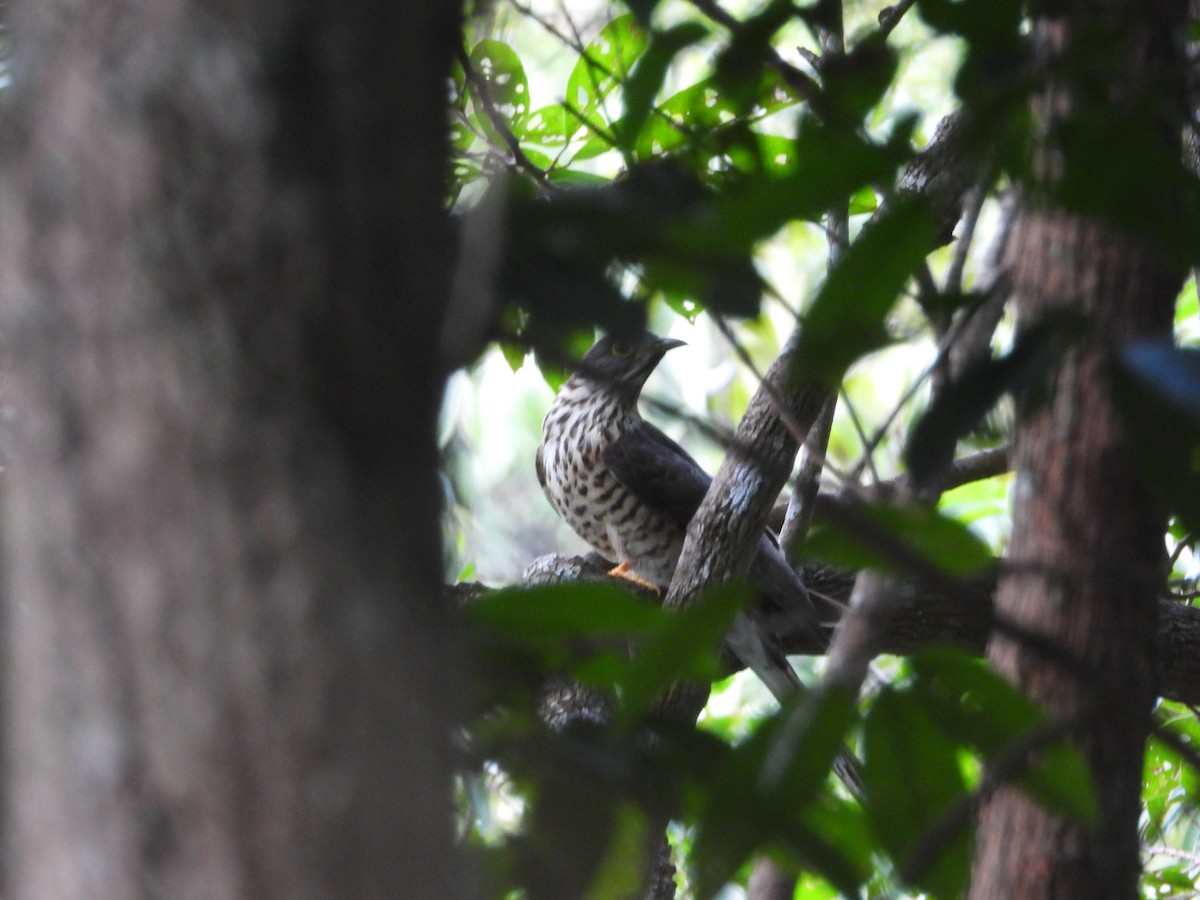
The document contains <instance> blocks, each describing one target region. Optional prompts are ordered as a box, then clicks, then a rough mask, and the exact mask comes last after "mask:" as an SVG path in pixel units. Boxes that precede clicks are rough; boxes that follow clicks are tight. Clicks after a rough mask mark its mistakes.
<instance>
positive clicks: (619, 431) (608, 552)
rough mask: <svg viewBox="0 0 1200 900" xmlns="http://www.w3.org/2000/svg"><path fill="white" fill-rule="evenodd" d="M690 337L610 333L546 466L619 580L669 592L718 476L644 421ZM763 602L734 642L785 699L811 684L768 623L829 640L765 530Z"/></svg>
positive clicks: (577, 526) (546, 438) (556, 429)
mask: <svg viewBox="0 0 1200 900" xmlns="http://www.w3.org/2000/svg"><path fill="white" fill-rule="evenodd" d="M684 343H685V342H684V341H680V340H676V339H674V338H662V337H658V336H656V335H654V334H652V333H650V332H648V331H636V332H633V333H623V334H607V335H605V336H603V337H602V338H601V339H600V340H599V341H597V342H596V343H595V344H594V345H593V346H592V348H591V349H590V350H588V351H587V353H586V354H584V356H583V357H582V359H581V360H580V362H579V365H578V367H577V368H576V370H575V372H574V374H572V376H571V377H570V378H569V379H568V380H567V381H566V382H565V383H564V384H563V385H562V387H561V388H560V389H559V391H558V394H557V395H556V396H555V398H554V401H553V403H552V404H551V406H550V409H549V411H548V412H547V413H546V417H545V419H544V420H543V422H542V440H541V444H540V445H539V446H538V450H537V457H536V464H537V476H538V481H539V482H540V483H541V486H542V490H543V491H544V492H545V494H546V497H547V499H548V500H549V501H550V505H551V506H553V507H554V509H555V511H556V512H557V513H558V514H559V516H560V517H561V518H562V519H563V520H564V521H566V523H567V524H568V525H570V526H571V528H572V529H573V530H574V531H575V533H576V534H578V535H579V536H580V537H581V538H583V540H584V541H586V542H587V544H588V545H589V546H590V547H591V548H592V549H593V550H595V551H596V552H597V553H598V554H600V556H602V557H603V558H604V559H606V560H608V561H610V562H611V563H612V564H613V567H612V569H611V570H610V571H609V574H610V575H612V576H614V577H618V578H624V579H626V580H628V581H632V582H634V583H637V584H639V585H641V586H643V587H646V588H649V589H650V590H652V591H654V592H655V593H662V592H663V591H665V590H666V589H667V588H668V587H669V586H670V584H671V578H672V576H673V575H674V573H675V566H676V563H677V562H678V561H679V555H680V552H681V550H682V549H683V540H684V536H685V534H686V532H687V527H688V523H689V522H691V520H692V517H693V516H695V514H696V511H697V510H698V509H699V508H700V504H701V502H702V501H703V500H704V495H705V494H706V493H707V492H708V486H709V484H710V483H711V482H712V478H711V476H709V474H708V473H707V472H706V471H705V470H704V469H703V468H702V467H701V466H700V464H699V463H697V462H696V460H695V459H693V458H692V457H691V456H690V455H689V454H688V453H687V451H686V450H684V449H683V448H682V447H681V446H679V444H677V443H676V442H675V441H673V440H672V439H671V438H670V437H668V436H667V435H666V434H664V433H663V432H662V431H661V430H660V429H659V428H656V427H655V426H654V425H653V424H651V423H650V422H647V421H646V420H645V419H643V418H642V416H641V414H640V413H639V412H638V399H639V398H640V396H641V392H642V387H643V386H644V385H645V383H646V379H647V378H649V376H650V373H651V372H653V371H654V369H655V368H656V367H657V366H658V364H659V363H660V362H661V361H662V359H663V357H664V356H665V355H666V354H667V353H668V352H669V351H670V350H673V349H675V348H676V347H680V346H684ZM749 578H750V581H751V582H752V583H753V584H754V585H755V587H756V588H757V589H758V597H757V598H756V602H755V603H754V604H753V605H751V606H749V607H747V608H746V609H745V610H743V611H742V612H741V613H739V614H738V616H737V617H736V618H735V620H734V622H733V625H732V627H731V629H730V631H729V633H728V634H727V635H726V639H725V643H726V646H727V647H728V648H729V649H730V650H731V651H732V652H733V653H734V655H736V656H737V657H738V658H739V659H741V661H742V663H743V664H745V665H746V666H747V667H748V668H750V669H751V670H752V671H753V672H754V673H755V674H756V675H757V676H758V677H759V678H760V679H761V680H762V681H763V683H764V684H765V685H766V686H767V688H768V689H769V690H770V691H771V693H772V694H774V695H775V697H776V698H777V699H779V700H780V701H781V702H782V701H783V700H784V699H785V698H786V697H788V696H790V695H791V693H792V692H793V691H794V690H795V689H797V688H798V687H799V686H800V681H799V678H798V677H797V675H796V672H795V670H794V669H793V668H792V667H791V665H790V664H789V663H788V661H787V657H786V655H785V654H784V652H783V650H782V648H781V647H780V646H779V644H778V642H777V641H776V640H775V639H774V638H773V637H772V635H771V634H770V632H769V631H768V630H767V629H766V628H765V627H764V625H763V620H764V619H765V618H766V616H767V615H771V614H776V615H777V614H779V613H784V614H787V615H788V617H789V619H791V620H792V621H799V622H806V623H808V624H809V625H810V626H811V629H812V631H813V632H814V634H816V635H817V636H818V639H819V640H820V641H821V643H822V644H824V643H827V640H826V639H825V637H824V632H823V631H822V630H821V628H820V625H819V623H818V620H817V613H816V610H815V609H814V606H813V603H812V599H811V598H810V596H809V593H808V590H807V589H806V588H805V585H804V582H803V580H802V579H801V578H800V576H799V575H798V574H797V573H796V571H795V570H794V569H793V568H792V567H791V566H790V565H789V564H788V562H787V560H786V559H785V558H784V556H783V553H782V551H781V550H780V547H779V543H778V541H777V540H776V539H775V536H774V535H773V534H771V532H770V530H769V529H764V531H763V535H762V537H761V538H760V540H759V542H758V548H757V550H756V552H755V556H754V560H753V562H752V564H751V566H750V570H749Z"/></svg>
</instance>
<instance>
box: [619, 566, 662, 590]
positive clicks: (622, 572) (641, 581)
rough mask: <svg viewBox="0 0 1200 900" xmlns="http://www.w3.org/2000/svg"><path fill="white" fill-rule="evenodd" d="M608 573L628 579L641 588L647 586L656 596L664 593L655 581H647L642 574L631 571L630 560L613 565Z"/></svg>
mask: <svg viewBox="0 0 1200 900" xmlns="http://www.w3.org/2000/svg"><path fill="white" fill-rule="evenodd" d="M608 574H609V575H610V576H612V577H613V578H621V579H624V580H625V581H628V582H629V583H630V584H636V585H637V586H638V587H640V588H645V589H646V590H648V591H650V593H652V594H654V596H655V597H658V596H660V595H661V594H662V590H661V589H660V588H659V586H658V585H657V584H655V583H654V582H653V581H647V580H646V579H645V578H643V577H642V576H641V575H638V574H637V573H635V572H633V571H631V570H630V568H629V563H628V562H623V563H621V564H620V565H619V566H613V567H612V568H611V569H609V570H608Z"/></svg>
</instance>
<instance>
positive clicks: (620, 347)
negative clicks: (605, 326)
mask: <svg viewBox="0 0 1200 900" xmlns="http://www.w3.org/2000/svg"><path fill="white" fill-rule="evenodd" d="M632 352H633V348H632V347H631V346H629V345H628V344H626V343H625V342H624V341H614V342H613V345H612V355H613V356H615V357H616V358H617V359H624V358H625V357H627V356H628V355H629V354H630V353H632Z"/></svg>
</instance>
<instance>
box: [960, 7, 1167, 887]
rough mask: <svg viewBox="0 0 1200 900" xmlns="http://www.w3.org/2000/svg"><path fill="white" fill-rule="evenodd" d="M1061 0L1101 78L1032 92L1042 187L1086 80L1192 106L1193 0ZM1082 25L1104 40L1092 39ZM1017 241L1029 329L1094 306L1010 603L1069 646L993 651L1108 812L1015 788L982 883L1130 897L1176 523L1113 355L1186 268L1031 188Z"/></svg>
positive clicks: (1021, 306) (1162, 310)
mask: <svg viewBox="0 0 1200 900" xmlns="http://www.w3.org/2000/svg"><path fill="white" fill-rule="evenodd" d="M1056 9H1057V10H1059V13H1058V16H1059V17H1058V18H1049V17H1043V18H1040V19H1038V20H1036V22H1035V31H1034V39H1035V42H1036V46H1037V48H1038V50H1037V52H1038V54H1039V62H1040V63H1042V64H1049V63H1050V62H1052V61H1054V60H1060V59H1062V58H1063V57H1064V56H1065V55H1066V54H1068V53H1071V52H1073V53H1075V54H1076V55H1075V57H1074V59H1075V66H1076V68H1075V69H1072V70H1071V71H1075V72H1078V71H1079V70H1080V67H1079V65H1078V64H1079V62H1080V60H1081V59H1083V58H1084V57H1085V56H1086V58H1087V59H1088V61H1089V64H1090V66H1091V68H1090V69H1089V71H1088V72H1087V73H1086V74H1085V75H1083V76H1080V77H1081V79H1082V78H1089V79H1093V80H1091V81H1089V82H1088V83H1087V84H1086V85H1084V84H1081V83H1078V82H1076V83H1071V84H1067V83H1063V82H1057V83H1054V84H1053V86H1052V87H1051V88H1049V89H1048V90H1047V92H1046V93H1045V94H1043V95H1042V96H1041V97H1040V98H1039V100H1038V101H1037V102H1036V103H1035V115H1036V116H1037V119H1038V126H1039V133H1040V134H1041V135H1042V138H1041V141H1042V143H1041V144H1040V145H1039V147H1038V148H1037V153H1038V156H1037V159H1036V161H1035V168H1036V170H1037V171H1038V174H1039V177H1041V178H1042V179H1043V183H1042V187H1049V188H1051V189H1053V188H1054V187H1055V181H1054V179H1055V178H1056V166H1057V165H1058V164H1059V163H1060V162H1061V157H1058V156H1056V152H1057V150H1058V145H1057V144H1056V139H1057V137H1058V128H1059V127H1060V126H1061V125H1062V124H1063V123H1064V122H1067V121H1070V120H1071V119H1072V117H1074V116H1077V115H1080V114H1082V113H1080V109H1081V108H1084V107H1085V105H1086V103H1087V102H1088V100H1087V99H1085V98H1086V97H1088V96H1089V94H1088V91H1091V94H1090V97H1092V98H1094V97H1095V96H1096V91H1097V90H1102V91H1103V92H1104V95H1105V96H1107V97H1109V98H1111V100H1110V102H1111V103H1112V108H1111V109H1110V110H1109V113H1108V114H1109V116H1110V118H1109V120H1108V121H1109V122H1110V125H1111V128H1112V129H1114V134H1119V132H1117V131H1115V130H1116V129H1122V128H1132V127H1139V123H1138V122H1135V121H1134V120H1133V119H1132V118H1131V117H1130V116H1129V115H1127V114H1126V113H1127V112H1128V110H1139V109H1140V110H1144V109H1146V107H1145V106H1141V105H1140V104H1143V103H1146V102H1148V101H1147V98H1148V97H1151V96H1153V97H1155V98H1156V102H1157V104H1158V105H1157V107H1156V108H1157V109H1160V110H1163V111H1164V113H1163V117H1162V121H1161V122H1160V123H1159V124H1160V125H1161V136H1162V140H1163V141H1164V143H1165V145H1166V149H1167V152H1172V153H1174V152H1177V150H1178V146H1177V143H1175V142H1174V136H1175V135H1178V134H1179V131H1180V127H1181V124H1182V119H1181V118H1175V117H1176V116H1177V115H1179V113H1180V111H1181V110H1182V105H1181V104H1180V103H1173V102H1172V101H1173V100H1175V99H1177V98H1178V97H1180V96H1181V90H1182V77H1183V65H1182V60H1181V59H1180V58H1178V56H1177V47H1179V46H1181V43H1182V27H1183V19H1182V12H1183V4H1180V3H1155V4H1148V5H1143V4H1139V3H1133V2H1127V0H1121V2H1116V0H1113V2H1105V3H1099V4H1097V3H1072V4H1067V5H1066V7H1065V9H1066V11H1065V13H1064V12H1063V11H1062V10H1063V9H1064V5H1063V4H1058V5H1056ZM1085 32H1086V33H1087V34H1088V35H1089V37H1090V38H1091V39H1093V40H1094V41H1095V45H1094V46H1093V44H1092V43H1089V44H1088V45H1087V49H1082V50H1081V47H1080V45H1079V44H1078V43H1077V41H1078V40H1079V35H1081V34H1084V33H1085ZM1097 38H1099V39H1098V40H1097ZM1113 48H1120V49H1119V50H1118V51H1116V55H1114V54H1113V53H1112V52H1111V51H1112V50H1113ZM1156 92H1157V93H1156ZM1172 95H1174V96H1172ZM1095 112H1096V110H1095V109H1094V108H1092V109H1091V110H1088V111H1087V113H1086V114H1094V113H1095ZM1066 164H1067V165H1068V166H1069V165H1071V162H1070V160H1068V161H1067V163H1066ZM1052 195H1053V194H1052V193H1051V196H1052ZM1168 214H1169V211H1166V210H1164V211H1163V215H1168ZM1013 240H1014V252H1013V254H1012V258H1013V259H1014V260H1015V263H1014V270H1013V278H1014V284H1013V288H1014V294H1015V295H1016V296H1017V298H1018V314H1019V317H1020V321H1021V323H1022V328H1023V329H1024V330H1028V329H1029V328H1031V327H1033V326H1035V325H1037V324H1038V323H1042V322H1046V321H1047V320H1048V319H1050V318H1051V317H1054V316H1058V315H1062V314H1064V313H1066V314H1073V315H1080V316H1082V317H1083V318H1084V319H1085V320H1086V323H1087V336H1086V338H1085V339H1084V340H1083V341H1082V343H1080V344H1078V345H1075V346H1073V347H1072V349H1070V350H1069V351H1068V352H1067V354H1066V356H1065V358H1064V359H1063V360H1062V362H1061V364H1060V366H1059V368H1058V369H1057V370H1056V374H1055V378H1054V380H1053V383H1052V384H1051V385H1050V386H1049V387H1048V388H1047V391H1048V394H1046V395H1041V396H1037V397H1034V398H1031V399H1030V401H1029V403H1028V404H1027V406H1028V408H1027V409H1025V410H1024V412H1023V419H1022V424H1021V428H1020V432H1019V437H1018V441H1017V446H1016V451H1015V460H1014V467H1015V469H1016V483H1015V492H1014V493H1015V509H1014V523H1013V537H1012V542H1011V546H1010V550H1009V560H1008V565H1007V567H1006V569H1005V572H1006V574H1005V575H1004V577H1003V578H1002V580H1001V584H1000V588H999V592H998V594H997V603H996V606H997V610H996V612H997V615H998V616H1001V617H1004V618H1006V619H1007V620H1008V621H1010V622H1012V623H1014V624H1016V625H1017V626H1019V627H1020V628H1021V629H1025V630H1027V631H1028V632H1030V633H1031V634H1033V635H1036V636H1038V637H1040V638H1044V639H1047V640H1048V641H1049V642H1051V643H1052V645H1053V646H1054V647H1056V648H1057V652H1047V650H1046V649H1044V648H1043V649H1038V647H1035V646H1033V645H1032V644H1031V643H1030V642H1028V641H1024V642H1023V641H1020V640H1017V639H1014V638H1013V637H1011V636H1009V635H997V636H996V637H994V638H993V640H992V643H991V648H990V656H991V659H992V661H993V663H994V664H995V665H996V666H997V668H999V669H1000V670H1001V671H1002V672H1004V673H1005V674H1007V675H1008V676H1009V677H1010V678H1012V679H1013V680H1014V681H1015V682H1016V683H1017V684H1019V685H1021V686H1022V687H1023V688H1025V689H1026V690H1027V691H1028V692H1029V693H1030V694H1031V696H1033V697H1034V698H1035V699H1037V700H1038V701H1039V702H1040V703H1042V704H1043V705H1044V707H1045V708H1046V709H1047V711H1048V713H1049V714H1050V715H1051V716H1052V717H1054V718H1056V719H1061V720H1065V721H1068V722H1070V723H1072V724H1073V725H1074V731H1075V733H1076V734H1077V736H1078V742H1079V746H1080V747H1081V749H1082V751H1083V753H1084V756H1085V758H1086V759H1087V761H1088V763H1089V766H1090V769H1091V774H1092V777H1093V780H1094V783H1095V786H1096V789H1097V800H1098V804H1099V811H1100V812H1099V820H1098V822H1097V823H1096V824H1095V826H1094V827H1086V826H1084V825H1082V824H1080V823H1078V822H1076V821H1072V820H1069V819H1067V818H1065V817H1063V816H1061V815H1058V814H1056V813H1054V812H1053V811H1050V810H1047V809H1045V808H1043V807H1042V806H1040V805H1039V804H1037V803H1036V802H1035V801H1033V800H1031V799H1030V798H1029V797H1028V796H1027V795H1026V794H1024V793H1022V792H1021V791H1020V790H1018V789H1016V788H1011V787H1005V788H1002V789H1001V790H999V791H998V792H997V793H996V794H995V795H994V797H993V798H992V799H991V801H990V802H989V803H988V804H987V805H986V807H985V808H984V810H983V812H982V815H981V819H980V827H979V833H978V838H977V846H976V856H975V868H974V871H973V875H972V886H971V896H972V897H974V898H977V900H980V898H989V900H990V898H1005V897H1012V898H1036V897H1072V898H1077V897H1130V898H1132V897H1135V896H1137V879H1138V873H1139V869H1140V866H1139V859H1138V835H1137V822H1138V813H1139V803H1140V787H1141V773H1142V755H1143V749H1144V742H1145V738H1146V735H1147V733H1148V729H1149V724H1150V710H1151V705H1152V703H1153V701H1154V697H1155V689H1156V682H1155V676H1156V672H1155V668H1156V660H1155V640H1156V625H1157V622H1156V610H1157V603H1156V598H1157V594H1158V592H1159V591H1160V590H1161V589H1162V586H1163V579H1164V566H1163V538H1162V535H1163V528H1164V525H1165V522H1164V520H1163V518H1162V516H1161V515H1160V513H1159V512H1158V511H1157V510H1156V508H1155V505H1154V504H1153V503H1152V502H1151V500H1150V498H1149V496H1148V494H1147V492H1146V491H1145V489H1144V488H1143V486H1142V484H1141V483H1140V482H1139V479H1138V478H1137V476H1136V474H1135V472H1134V469H1133V466H1132V462H1131V459H1130V454H1129V451H1128V447H1127V444H1126V440H1125V438H1124V437H1123V435H1122V431H1121V426H1120V423H1119V422H1118V421H1117V416H1116V413H1115V411H1114V409H1113V405H1112V401H1111V394H1110V390H1109V386H1108V383H1107V367H1108V365H1109V364H1110V362H1111V354H1112V352H1113V350H1114V349H1116V348H1118V347H1120V346H1121V345H1122V344H1123V343H1124V342H1126V341H1128V340H1129V339H1131V338H1134V337H1138V336H1147V335H1157V336H1165V335H1169V334H1170V329H1171V323H1172V311H1173V307H1174V299H1175V296H1176V293H1177V291H1178V289H1179V286H1180V281H1181V279H1180V277H1179V276H1178V275H1177V274H1175V273H1172V272H1171V271H1169V270H1168V269H1167V268H1166V267H1164V266H1163V265H1162V261H1161V259H1160V258H1158V257H1157V256H1156V255H1155V253H1154V252H1153V251H1152V250H1151V249H1149V247H1148V245H1147V243H1145V242H1144V241H1143V240H1141V239H1140V238H1138V237H1135V236H1133V235H1131V234H1130V233H1127V232H1124V231H1122V230H1120V229H1118V228H1117V227H1114V226H1112V225H1109V224H1105V223H1104V222H1102V221H1100V220H1098V219H1096V218H1091V217H1087V216H1083V215H1079V214H1077V213H1072V212H1070V211H1069V210H1066V209H1063V208H1061V207H1056V206H1055V204H1054V203H1053V202H1050V203H1038V202H1036V201H1034V202H1031V203H1029V204H1027V206H1026V208H1025V209H1024V211H1023V212H1022V214H1021V217H1020V219H1019V221H1018V222H1017V224H1016V226H1015V231H1014V235H1013ZM1039 646H1040V643H1039Z"/></svg>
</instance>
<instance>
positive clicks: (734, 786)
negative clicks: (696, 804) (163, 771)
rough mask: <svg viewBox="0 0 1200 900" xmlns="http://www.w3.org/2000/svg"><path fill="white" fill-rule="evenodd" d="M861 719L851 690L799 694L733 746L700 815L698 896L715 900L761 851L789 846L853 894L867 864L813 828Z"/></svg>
mask: <svg viewBox="0 0 1200 900" xmlns="http://www.w3.org/2000/svg"><path fill="white" fill-rule="evenodd" d="M854 715H855V710H854V704H853V702H852V700H851V698H849V697H848V696H847V694H846V693H845V692H844V691H840V690H822V691H817V692H813V693H810V694H806V695H797V696H795V697H794V698H792V699H791V700H790V701H789V702H788V704H787V705H786V706H785V707H783V708H782V709H780V710H779V711H778V712H777V713H776V714H775V715H774V716H772V717H771V718H770V719H768V720H767V721H766V722H764V723H763V724H762V725H761V726H760V727H759V729H758V730H757V731H756V732H755V733H754V734H753V735H752V736H751V737H750V738H749V739H748V740H747V741H745V742H744V743H743V744H741V745H740V746H738V747H735V748H733V750H732V751H731V752H730V754H729V755H728V757H727V758H726V759H725V760H724V764H723V765H722V766H721V767H720V768H719V769H718V770H715V771H713V772H712V774H711V778H710V780H709V781H708V788H707V790H706V792H705V794H704V796H703V800H702V808H701V810H700V812H699V815H698V817H697V824H696V840H695V845H694V848H693V854H692V859H693V861H694V863H695V865H696V871H695V879H696V885H697V893H698V894H699V895H700V896H709V895H711V894H712V893H713V892H715V891H716V889H717V888H719V887H720V886H721V885H722V884H724V883H725V882H726V881H727V880H728V879H729V878H730V877H731V876H732V874H733V873H734V872H735V871H736V870H737V869H738V868H739V867H740V866H741V865H742V864H743V863H744V862H745V861H746V860H747V859H748V858H749V856H750V855H751V854H752V853H753V852H754V851H755V850H760V849H764V848H766V847H767V846H770V845H772V844H775V843H779V842H782V843H783V844H784V845H785V846H786V847H787V848H788V849H789V851H791V852H793V853H795V854H796V855H797V856H799V857H800V858H801V859H803V860H805V861H806V862H808V863H809V864H811V865H812V866H814V867H816V868H817V869H818V871H820V872H821V873H822V874H823V875H825V876H826V877H827V878H830V879H831V880H833V881H834V882H835V883H836V884H838V885H839V886H841V887H842V889H843V890H844V891H845V892H846V893H850V894H853V893H856V892H857V886H858V884H861V881H862V877H863V872H862V867H861V866H860V865H858V864H857V863H856V859H857V856H856V854H853V853H847V852H846V849H847V848H846V847H845V846H844V845H843V846H839V844H838V843H837V842H834V841H831V840H826V839H825V838H824V837H822V836H821V835H819V834H818V833H816V832H815V831H814V830H812V829H811V828H810V826H809V825H808V824H807V823H806V820H805V813H806V811H807V809H808V807H809V806H810V805H812V804H816V803H821V802H823V800H822V799H820V798H823V797H824V796H825V795H824V794H822V793H820V791H821V788H822V787H823V785H824V784H825V782H826V780H827V778H828V775H829V771H830V766H831V764H832V761H833V758H834V756H835V755H836V754H837V752H838V751H839V749H840V748H841V747H842V744H843V740H844V736H845V734H846V730H847V728H848V727H849V725H850V723H851V722H852V721H853V719H854Z"/></svg>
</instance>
